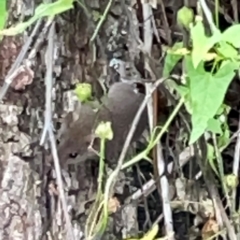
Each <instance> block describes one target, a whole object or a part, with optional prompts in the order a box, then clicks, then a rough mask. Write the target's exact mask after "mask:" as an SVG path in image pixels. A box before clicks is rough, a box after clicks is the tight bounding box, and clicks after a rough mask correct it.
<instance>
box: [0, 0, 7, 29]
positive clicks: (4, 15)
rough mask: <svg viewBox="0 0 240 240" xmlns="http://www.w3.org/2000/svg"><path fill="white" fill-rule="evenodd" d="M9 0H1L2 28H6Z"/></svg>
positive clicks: (0, 20)
mask: <svg viewBox="0 0 240 240" xmlns="http://www.w3.org/2000/svg"><path fill="white" fill-rule="evenodd" d="M6 4H7V1H6V0H1V1H0V30H1V29H3V28H4V26H5V24H6V20H7V15H8V13H7V6H6Z"/></svg>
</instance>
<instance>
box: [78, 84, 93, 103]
mask: <svg viewBox="0 0 240 240" xmlns="http://www.w3.org/2000/svg"><path fill="white" fill-rule="evenodd" d="M74 92H75V94H76V95H77V97H78V99H79V100H80V101H81V102H87V101H89V100H90V98H91V97H92V86H91V85H90V84H89V83H79V84H77V86H76V88H75V90H74Z"/></svg>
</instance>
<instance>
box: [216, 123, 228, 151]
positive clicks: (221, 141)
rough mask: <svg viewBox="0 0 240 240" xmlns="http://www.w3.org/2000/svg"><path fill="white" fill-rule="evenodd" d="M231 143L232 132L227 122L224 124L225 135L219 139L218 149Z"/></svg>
mask: <svg viewBox="0 0 240 240" xmlns="http://www.w3.org/2000/svg"><path fill="white" fill-rule="evenodd" d="M229 142H230V130H229V127H228V124H227V122H225V123H224V124H223V134H222V135H221V136H220V137H219V138H218V147H219V148H222V147H224V146H227V145H228V144H229Z"/></svg>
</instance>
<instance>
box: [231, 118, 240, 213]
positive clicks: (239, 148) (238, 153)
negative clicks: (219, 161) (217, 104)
mask: <svg viewBox="0 0 240 240" xmlns="http://www.w3.org/2000/svg"><path fill="white" fill-rule="evenodd" d="M238 131H240V116H239V121H238ZM239 163H240V132H238V134H237V142H236V146H235V152H234V160H233V175H234V176H236V177H237V176H238V172H239ZM235 201H236V188H234V189H233V191H232V209H233V210H235V211H236V202H235Z"/></svg>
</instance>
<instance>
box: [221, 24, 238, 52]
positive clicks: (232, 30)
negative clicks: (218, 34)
mask: <svg viewBox="0 0 240 240" xmlns="http://www.w3.org/2000/svg"><path fill="white" fill-rule="evenodd" d="M239 39H240V24H235V25H233V26H231V27H229V28H228V29H226V30H225V31H224V32H223V33H222V40H223V41H226V42H228V43H231V44H232V45H233V46H234V47H235V48H239V47H240V40H239Z"/></svg>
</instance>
